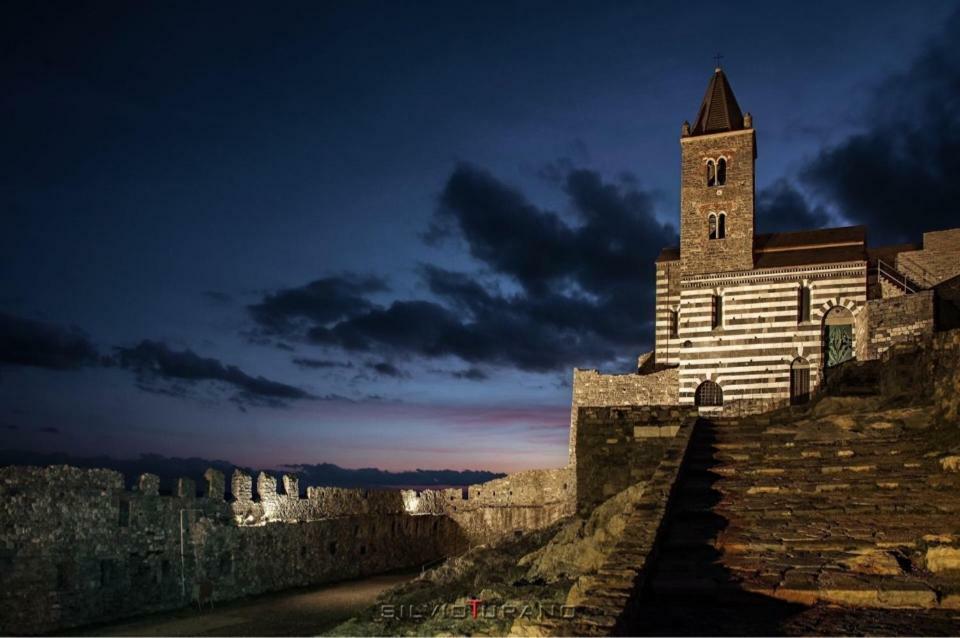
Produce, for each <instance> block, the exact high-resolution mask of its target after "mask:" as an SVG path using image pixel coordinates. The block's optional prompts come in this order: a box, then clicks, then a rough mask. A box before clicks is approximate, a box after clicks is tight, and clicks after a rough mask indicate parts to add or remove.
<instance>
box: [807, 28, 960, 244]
mask: <svg viewBox="0 0 960 638" xmlns="http://www.w3.org/2000/svg"><path fill="white" fill-rule="evenodd" d="M957 41H960V11H958V12H956V13H954V15H953V16H952V17H951V18H950V19H949V20H948V21H947V23H946V25H945V27H944V30H943V33H942V34H941V36H940V37H938V38H936V39H934V40H933V41H931V42H930V43H929V44H928V45H927V47H926V49H925V51H924V52H923V53H922V54H921V55H920V56H919V57H918V58H917V59H916V60H914V61H913V62H912V64H911V65H910V67H909V68H908V69H907V70H906V71H904V72H903V73H900V74H895V75H892V76H890V77H889V78H887V79H886V81H884V82H883V83H882V84H881V85H880V86H878V87H876V89H875V91H874V92H873V94H872V96H871V100H870V103H869V105H868V107H867V108H866V109H865V111H864V113H863V114H862V116H861V118H860V121H862V122H863V126H862V128H861V129H860V130H858V131H856V132H854V133H853V134H851V135H849V136H848V137H846V138H845V139H843V140H842V141H841V142H839V143H837V144H835V145H832V146H830V147H827V148H825V149H823V150H822V151H821V152H820V153H819V154H818V155H817V156H816V157H814V158H813V159H812V160H811V161H810V162H809V163H807V164H806V166H805V167H804V169H803V170H802V172H801V179H802V181H803V183H804V184H805V185H806V186H807V187H809V188H810V189H811V191H812V192H813V193H814V194H815V195H817V196H819V197H822V198H823V199H825V200H827V201H829V202H831V203H833V204H834V205H835V206H836V208H837V210H838V211H840V212H841V213H842V214H843V215H844V216H845V217H847V218H849V219H851V220H853V221H856V222H858V223H864V224H868V225H869V226H870V232H871V237H872V238H873V239H880V240H882V241H885V242H896V241H905V240H917V239H919V234H920V233H921V232H922V231H924V230H934V229H939V228H945V227H951V226H956V225H957V202H958V201H960V180H958V179H957V178H956V165H957V157H960V125H958V124H957V122H958V118H957V113H958V112H960V48H958V47H957V46H956V43H957Z"/></svg>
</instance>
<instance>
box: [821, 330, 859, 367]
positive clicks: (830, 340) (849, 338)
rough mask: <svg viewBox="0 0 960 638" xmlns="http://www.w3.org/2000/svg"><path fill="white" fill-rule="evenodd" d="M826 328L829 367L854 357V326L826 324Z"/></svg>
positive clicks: (827, 363) (827, 362)
mask: <svg viewBox="0 0 960 638" xmlns="http://www.w3.org/2000/svg"><path fill="white" fill-rule="evenodd" d="M824 327H825V329H826V342H827V356H826V365H827V367H828V368H832V367H833V366H836V365H840V364H841V363H843V362H844V361H849V360H850V359H853V326H851V325H839V326H830V325H828V326H824Z"/></svg>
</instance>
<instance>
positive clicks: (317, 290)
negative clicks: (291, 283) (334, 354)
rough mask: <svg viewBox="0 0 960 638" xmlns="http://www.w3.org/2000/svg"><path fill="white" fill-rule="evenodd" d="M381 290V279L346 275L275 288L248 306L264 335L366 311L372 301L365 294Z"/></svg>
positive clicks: (285, 332) (327, 321)
mask: <svg viewBox="0 0 960 638" xmlns="http://www.w3.org/2000/svg"><path fill="white" fill-rule="evenodd" d="M385 290H387V285H386V283H385V282H384V281H383V279H380V278H377V277H369V276H366V277H362V276H359V275H352V274H346V275H341V276H336V277H325V278H323V279H317V280H316V281H313V282H310V283H309V284H307V285H305V286H300V287H299V288H286V289H284V290H278V291H276V292H274V293H271V294H268V295H267V296H266V297H265V298H264V299H263V301H261V302H260V303H258V304H254V305H251V306H248V309H249V311H250V315H251V316H252V317H253V320H254V321H255V322H256V324H257V325H258V326H259V327H260V329H261V330H263V331H264V332H266V333H267V334H291V333H296V332H297V331H298V328H299V327H301V326H303V325H304V323H307V324H327V323H330V322H332V321H337V320H338V319H342V318H344V317H347V316H351V315H354V314H356V313H359V312H363V311H365V310H369V309H370V308H371V307H373V304H372V303H371V302H370V301H369V300H368V299H367V297H366V295H369V294H370V293H375V292H382V291H385Z"/></svg>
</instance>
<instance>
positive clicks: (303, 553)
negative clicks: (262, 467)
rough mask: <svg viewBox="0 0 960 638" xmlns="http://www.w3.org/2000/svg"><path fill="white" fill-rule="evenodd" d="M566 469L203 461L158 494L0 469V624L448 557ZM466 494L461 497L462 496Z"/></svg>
mask: <svg viewBox="0 0 960 638" xmlns="http://www.w3.org/2000/svg"><path fill="white" fill-rule="evenodd" d="M570 476H571V475H570V473H569V471H568V470H566V469H560V470H537V471H531V472H521V473H518V474H514V475H510V476H508V477H505V478H502V479H496V480H494V481H489V482H487V483H483V484H480V485H474V486H469V487H468V488H464V489H452V490H436V491H434V490H427V491H420V492H417V491H413V490H405V491H387V490H354V489H341V488H313V487H311V488H308V489H307V498H301V497H300V495H299V485H298V482H297V479H296V477H294V476H284V477H282V479H281V481H280V483H281V485H282V489H281V490H279V491H278V489H277V480H276V478H274V477H273V476H270V475H268V474H265V473H261V474H260V475H259V476H258V477H257V480H256V486H257V489H256V494H254V490H253V485H254V484H253V478H252V477H250V476H249V475H247V474H244V473H243V472H240V471H236V472H234V474H233V476H232V478H231V481H232V490H231V491H232V494H233V499H232V500H229V501H228V500H225V499H224V492H225V489H224V488H225V480H224V476H223V474H222V473H220V472H218V471H216V470H208V471H207V473H206V479H207V486H206V489H205V491H204V494H205V496H203V497H198V496H197V489H196V485H195V484H194V482H193V481H192V480H189V479H180V480H179V481H178V482H177V485H176V490H175V495H173V496H161V495H160V494H159V491H158V487H159V478H158V477H156V476H154V475H150V474H145V475H143V476H141V477H140V480H139V483H138V485H137V488H136V489H135V490H133V491H130V490H126V489H124V480H123V475H122V474H120V473H119V472H114V471H111V470H89V469H79V468H74V467H69V466H50V467H45V468H38V467H5V468H0V566H2V567H3V569H2V570H0V633H2V634H27V633H41V632H48V631H53V630H56V629H63V628H68V627H75V626H78V625H82V624H86V623H91V622H104V621H108V620H114V619H118V618H122V617H125V616H131V615H134V614H142V613H147V612H153V611H160V610H166V609H174V608H177V607H181V606H184V605H188V604H191V602H192V601H194V600H196V599H197V598H203V599H207V598H208V599H210V600H212V601H222V600H229V599H232V598H237V597H240V596H247V595H252V594H259V593H263V592H268V591H277V590H281V589H286V588H289V587H299V586H305V585H316V584H321V583H325V582H332V581H336V580H344V579H349V578H356V577H361V576H367V575H372V574H377V573H382V572H385V571H389V570H392V569H398V568H402V567H412V566H416V565H421V564H423V563H426V562H429V561H434V560H437V559H439V558H442V557H445V556H450V555H454V554H457V553H460V552H462V551H464V550H466V549H467V548H469V547H470V546H473V545H476V544H479V543H484V542H488V541H490V540H492V539H494V538H496V537H498V536H500V535H504V534H510V533H515V532H517V531H526V530H531V529H536V528H539V527H542V526H546V525H549V524H550V523H552V522H554V521H555V520H557V519H558V518H561V517H563V516H567V515H569V514H570V513H572V511H573V500H572V494H573V485H572V479H570V478H569V477H570ZM465 494H466V498H464V495H465Z"/></svg>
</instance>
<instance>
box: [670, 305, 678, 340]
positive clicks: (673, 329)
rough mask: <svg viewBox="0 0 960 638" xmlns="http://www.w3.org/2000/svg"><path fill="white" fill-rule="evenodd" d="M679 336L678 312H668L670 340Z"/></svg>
mask: <svg viewBox="0 0 960 638" xmlns="http://www.w3.org/2000/svg"><path fill="white" fill-rule="evenodd" d="M679 336H680V312H679V311H677V310H671V311H670V338H671V339H676V338H677V337H679Z"/></svg>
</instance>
